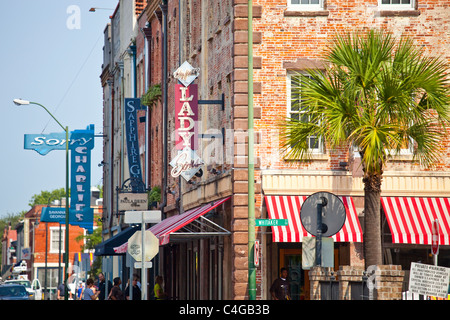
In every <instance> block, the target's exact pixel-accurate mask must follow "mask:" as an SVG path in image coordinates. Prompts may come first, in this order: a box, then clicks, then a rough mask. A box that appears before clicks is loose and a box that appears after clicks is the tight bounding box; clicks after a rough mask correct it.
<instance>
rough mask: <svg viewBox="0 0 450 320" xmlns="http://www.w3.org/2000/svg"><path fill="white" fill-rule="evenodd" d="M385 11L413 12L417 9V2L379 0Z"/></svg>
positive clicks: (409, 0) (413, 0)
mask: <svg viewBox="0 0 450 320" xmlns="http://www.w3.org/2000/svg"><path fill="white" fill-rule="evenodd" d="M378 5H379V6H380V8H381V9H383V10H411V9H414V7H415V0H378Z"/></svg>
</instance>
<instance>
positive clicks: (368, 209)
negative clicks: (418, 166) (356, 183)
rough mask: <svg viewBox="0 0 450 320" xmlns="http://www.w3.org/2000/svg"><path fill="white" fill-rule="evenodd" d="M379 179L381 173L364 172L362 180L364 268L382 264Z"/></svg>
mask: <svg viewBox="0 0 450 320" xmlns="http://www.w3.org/2000/svg"><path fill="white" fill-rule="evenodd" d="M381 179H382V174H381V173H376V174H366V175H365V177H364V179H363V182H364V240H363V241H364V242H363V243H364V260H365V266H366V269H367V267H368V266H371V265H381V264H383V257H382V252H381V241H382V239H381V219H380V215H381V214H380V205H381V198H380V197H381Z"/></svg>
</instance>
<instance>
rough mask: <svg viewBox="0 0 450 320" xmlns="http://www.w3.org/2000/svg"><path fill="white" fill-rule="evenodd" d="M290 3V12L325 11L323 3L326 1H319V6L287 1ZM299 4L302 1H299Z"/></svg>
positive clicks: (288, 8)
mask: <svg viewBox="0 0 450 320" xmlns="http://www.w3.org/2000/svg"><path fill="white" fill-rule="evenodd" d="M287 1H288V6H287V10H288V11H320V10H323V3H324V0H319V3H318V4H301V3H299V4H293V3H292V0H287ZM309 1H311V0H309ZM299 2H301V0H299Z"/></svg>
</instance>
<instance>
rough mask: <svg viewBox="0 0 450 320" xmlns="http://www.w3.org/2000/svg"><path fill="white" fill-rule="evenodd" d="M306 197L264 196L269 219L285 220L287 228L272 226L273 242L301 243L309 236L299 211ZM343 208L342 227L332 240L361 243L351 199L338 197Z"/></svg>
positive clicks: (359, 229) (360, 232)
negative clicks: (343, 219)
mask: <svg viewBox="0 0 450 320" xmlns="http://www.w3.org/2000/svg"><path fill="white" fill-rule="evenodd" d="M306 198H307V196H265V200H266V206H267V212H268V214H269V218H270V219H287V220H288V225H287V226H272V239H273V241H274V242H301V241H302V238H303V237H306V236H309V237H311V236H312V235H311V234H309V233H308V232H307V231H306V230H305V229H304V228H303V226H302V222H301V220H300V209H301V207H302V204H303V202H304V201H305V200H306ZM339 198H340V199H341V200H342V202H343V203H344V206H345V211H346V213H347V218H346V219H345V223H344V226H343V227H342V229H341V230H340V231H339V232H338V233H336V234H335V235H334V236H333V237H332V238H333V239H334V241H336V242H362V241H363V235H362V230H361V225H360V224H359V220H358V214H357V212H356V210H355V205H354V204H353V199H352V198H351V197H339Z"/></svg>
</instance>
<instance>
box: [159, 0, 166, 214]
mask: <svg viewBox="0 0 450 320" xmlns="http://www.w3.org/2000/svg"><path fill="white" fill-rule="evenodd" d="M160 8H161V11H162V23H163V25H162V36H163V47H162V59H163V63H162V82H163V187H162V197H163V199H162V203H161V207H160V208H161V213H162V218H163V219H164V218H165V217H166V215H165V213H164V208H165V207H166V205H167V153H168V152H167V149H168V146H167V142H168V141H167V140H168V139H167V121H168V119H167V118H168V101H167V85H168V83H167V82H168V78H167V0H163V1H162V4H161V5H160Z"/></svg>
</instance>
